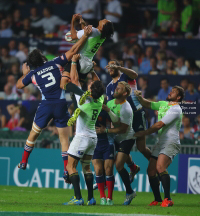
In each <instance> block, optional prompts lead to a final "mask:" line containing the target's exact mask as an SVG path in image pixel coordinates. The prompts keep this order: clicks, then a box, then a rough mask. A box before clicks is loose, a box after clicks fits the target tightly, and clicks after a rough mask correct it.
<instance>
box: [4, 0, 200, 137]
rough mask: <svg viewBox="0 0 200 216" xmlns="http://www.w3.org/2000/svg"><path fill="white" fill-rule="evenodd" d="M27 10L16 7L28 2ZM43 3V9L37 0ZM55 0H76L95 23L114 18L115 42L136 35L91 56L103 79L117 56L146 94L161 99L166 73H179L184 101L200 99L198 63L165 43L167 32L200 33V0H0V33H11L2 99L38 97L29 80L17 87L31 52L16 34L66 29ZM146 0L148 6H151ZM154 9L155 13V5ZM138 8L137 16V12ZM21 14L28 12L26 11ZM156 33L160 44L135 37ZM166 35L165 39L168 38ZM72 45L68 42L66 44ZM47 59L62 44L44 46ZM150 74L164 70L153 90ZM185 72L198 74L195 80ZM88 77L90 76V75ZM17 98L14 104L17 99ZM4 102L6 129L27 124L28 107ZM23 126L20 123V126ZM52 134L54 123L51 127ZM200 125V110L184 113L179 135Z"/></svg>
mask: <svg viewBox="0 0 200 216" xmlns="http://www.w3.org/2000/svg"><path fill="white" fill-rule="evenodd" d="M30 3H31V6H30V11H28V12H26V13H24V11H22V10H20V8H22V7H23V6H24V5H27V4H30ZM39 3H41V4H43V6H42V9H41V8H40V4H39ZM53 4H57V5H60V7H68V5H69V4H72V5H74V7H73V8H74V11H72V14H74V13H81V14H82V16H83V18H84V20H85V21H86V22H87V23H90V24H92V25H93V26H97V24H98V20H100V19H103V18H106V19H109V20H111V21H112V22H113V23H114V28H115V33H114V35H113V42H114V43H115V42H118V41H119V40H121V39H124V38H126V36H127V35H126V33H127V34H131V35H136V38H137V39H136V40H134V41H133V40H131V39H130V40H126V42H123V43H116V45H115V48H114V49H113V47H112V48H111V49H108V48H107V49H106V48H105V47H104V46H102V47H100V49H99V50H98V52H97V53H96V56H95V59H94V60H95V62H96V66H95V71H96V72H97V74H98V75H99V76H100V78H101V80H102V81H103V82H104V83H105V84H107V82H108V74H107V71H106V70H105V66H106V65H107V64H108V62H109V60H111V59H117V60H119V61H121V62H122V64H123V65H124V66H125V67H126V68H130V69H133V70H135V71H136V72H137V73H138V74H139V75H140V76H139V78H138V80H137V81H138V88H139V89H140V90H141V91H142V94H143V96H144V97H145V98H148V99H150V100H154V101H159V100H165V99H166V96H167V95H168V93H169V92H170V90H171V88H172V86H171V84H170V81H169V80H168V79H167V78H166V75H180V76H182V78H181V82H180V81H179V82H177V83H176V84H177V85H181V86H182V87H183V88H184V89H185V91H186V94H185V101H190V102H196V103H197V104H200V84H199V80H200V79H199V76H200V68H199V66H200V65H199V61H195V60H193V59H187V58H184V56H180V55H177V54H176V53H175V52H173V51H172V50H171V49H170V47H169V46H168V39H169V38H177V39H179V38H182V39H183V38H185V40H187V38H190V39H192V38H194V39H198V38H199V39H200V33H199V29H200V25H199V24H200V22H199V21H200V1H198V0H193V1H190V0H183V1H182V0H141V1H134V0H132V1H130V0H121V1H120V0H107V1H106V0H105V1H100V0H78V1H75V0H18V1H11V0H2V1H0V39H1V38H7V39H9V41H8V44H4V45H2V46H1V47H0V99H4V100H16V101H17V100H22V101H23V100H29V101H35V100H40V99H41V95H40V92H39V90H38V89H37V88H36V87H35V86H34V85H32V84H31V85H29V86H27V87H26V88H24V89H23V90H18V89H17V88H16V82H17V80H18V79H19V78H20V77H21V75H22V72H21V68H22V64H23V63H24V62H25V61H26V59H27V56H28V53H29V52H30V49H29V44H28V42H27V41H18V40H17V39H19V38H37V39H39V40H42V39H44V38H49V37H53V38H59V37H60V38H61V37H63V34H65V33H66V31H68V30H67V29H69V24H70V20H66V19H63V18H62V17H60V15H59V14H58V13H57V14H55V13H54V8H53ZM141 4H142V5H143V8H144V10H140V11H137V10H136V7H135V5H141ZM147 5H148V6H147ZM149 5H150V6H149ZM156 8H157V12H156V13H155V9H156ZM137 13H140V14H142V19H139V20H137V17H136V15H134V14H137ZM24 14H29V15H27V16H24ZM141 38H142V39H145V38H158V39H159V48H158V49H156V50H155V47H153V46H146V47H143V46H142V45H141V43H140V42H139V39H141ZM166 38H167V39H166ZM68 46H69V47H68V48H67V49H69V48H70V46H71V45H68ZM43 51H44V53H45V56H46V57H47V59H48V60H52V59H53V58H54V57H56V56H58V55H60V54H61V53H62V52H64V50H61V51H60V50H57V49H55V48H54V47H53V46H48V48H46V49H45V50H43ZM149 75H151V76H153V75H163V79H162V78H161V80H160V89H157V91H153V90H152V89H151V88H150V87H149V80H148V77H149ZM185 75H190V76H191V77H192V76H195V75H196V76H197V80H196V83H195V82H193V81H191V80H190V78H188V76H187V78H185ZM175 77H176V76H174V79H175ZM88 80H90V78H88ZM16 104H17V105H16ZM16 104H11V105H8V106H7V111H8V113H9V114H10V119H6V118H5V115H4V113H2V112H1V110H0V127H1V128H4V127H8V128H9V129H10V130H13V129H14V130H17V129H19V130H21V129H22V128H25V129H29V128H30V123H31V121H30V120H28V111H27V110H26V108H25V107H24V106H23V105H22V104H18V103H16ZM156 120H157V113H156V112H155V113H153V114H151V115H150V116H149V118H148V121H149V126H150V125H152V124H153V122H155V121H156ZM22 130H23V129H22ZM49 130H50V131H52V133H53V134H56V133H57V132H56V130H55V128H54V127H49ZM197 131H200V115H197V117H196V118H195V119H193V120H191V118H188V116H187V115H185V116H184V118H183V128H182V130H181V138H188V139H193V138H195V133H196V132H197Z"/></svg>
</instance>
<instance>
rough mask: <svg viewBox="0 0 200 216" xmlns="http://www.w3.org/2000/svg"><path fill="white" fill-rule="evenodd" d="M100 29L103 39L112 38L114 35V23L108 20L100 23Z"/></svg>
mask: <svg viewBox="0 0 200 216" xmlns="http://www.w3.org/2000/svg"><path fill="white" fill-rule="evenodd" d="M98 29H99V30H100V31H101V38H105V39H107V38H110V37H111V36H112V35H113V33H114V27H113V23H112V22H111V21H110V20H107V19H103V20H100V21H99V25H98Z"/></svg>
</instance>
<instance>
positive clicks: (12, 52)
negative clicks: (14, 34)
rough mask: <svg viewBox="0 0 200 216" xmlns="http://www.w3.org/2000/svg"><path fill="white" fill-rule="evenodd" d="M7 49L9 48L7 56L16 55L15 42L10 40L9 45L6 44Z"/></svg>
mask: <svg viewBox="0 0 200 216" xmlns="http://www.w3.org/2000/svg"><path fill="white" fill-rule="evenodd" d="M8 47H9V50H10V51H9V54H10V55H11V56H15V55H16V53H17V50H16V42H15V40H11V41H10V42H9V44H8Z"/></svg>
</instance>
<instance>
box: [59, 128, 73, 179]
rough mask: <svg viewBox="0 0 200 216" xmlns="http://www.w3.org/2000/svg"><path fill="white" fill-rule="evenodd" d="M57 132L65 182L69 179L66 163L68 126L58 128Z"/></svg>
mask: <svg viewBox="0 0 200 216" xmlns="http://www.w3.org/2000/svg"><path fill="white" fill-rule="evenodd" d="M57 130H58V134H59V139H60V143H61V149H62V153H61V156H62V159H63V163H64V174H63V178H64V180H65V181H66V182H68V180H69V175H68V172H67V163H68V153H67V151H68V148H69V133H70V127H64V128H58V127H57Z"/></svg>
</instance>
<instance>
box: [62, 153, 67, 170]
mask: <svg viewBox="0 0 200 216" xmlns="http://www.w3.org/2000/svg"><path fill="white" fill-rule="evenodd" d="M61 155H62V159H63V162H64V171H67V164H68V153H67V151H64V152H62V154H61Z"/></svg>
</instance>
